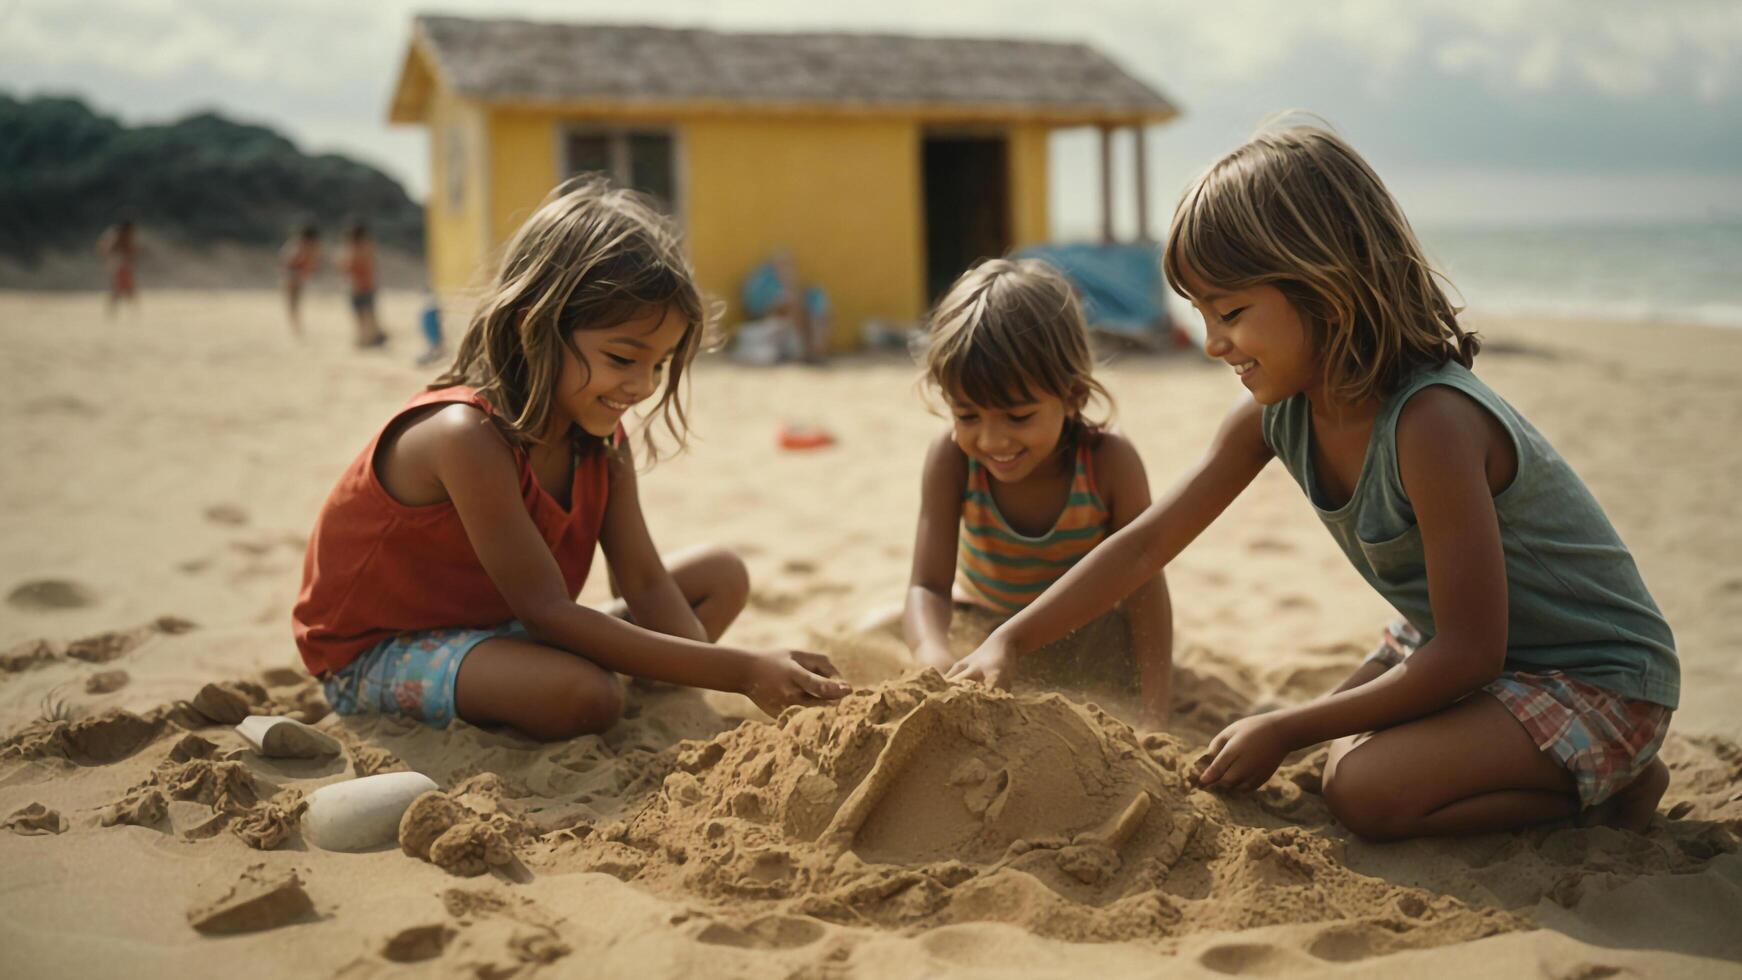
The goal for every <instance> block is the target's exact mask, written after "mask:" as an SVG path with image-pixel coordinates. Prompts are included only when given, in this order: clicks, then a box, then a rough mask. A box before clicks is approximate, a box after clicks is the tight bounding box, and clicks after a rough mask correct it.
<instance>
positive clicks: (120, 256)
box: [97, 218, 140, 317]
mask: <svg viewBox="0 0 1742 980" xmlns="http://www.w3.org/2000/svg"><path fill="white" fill-rule="evenodd" d="M139 252H140V248H139V238H138V235H137V234H136V233H135V231H134V229H133V219H132V218H122V219H121V220H120V221H117V222H115V224H114V225H113V226H112V227H110V228H109V229H108V230H107V231H105V232H103V235H102V237H101V238H99V239H98V240H97V254H99V255H101V256H102V257H103V261H104V263H105V264H107V265H108V267H109V301H108V303H107V304H105V306H104V311H105V312H106V313H108V314H109V316H111V317H113V316H114V315H115V310H116V309H117V308H118V307H119V306H120V305H121V303H122V301H123V300H125V301H127V302H129V303H132V304H133V308H134V309H135V310H138V308H139V281H138V277H137V275H136V272H135V270H136V269H137V267H138V265H139Z"/></svg>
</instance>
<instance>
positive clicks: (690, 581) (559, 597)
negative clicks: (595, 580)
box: [292, 181, 848, 739]
mask: <svg viewBox="0 0 1742 980" xmlns="http://www.w3.org/2000/svg"><path fill="white" fill-rule="evenodd" d="M707 326H708V323H707V315H706V312H705V307H704V305H703V302H702V299H701V296H700V295H699V293H698V291H697V289H696V286H695V282H694V279H693V276H692V274H691V271H690V268H689V266H688V263H687V261H686V260H685V259H684V257H683V253H682V250H681V247H680V245H679V242H678V239H677V236H676V235H675V234H674V233H673V231H672V230H671V228H670V226H669V225H668V224H667V222H666V221H665V219H663V218H662V217H660V216H659V214H658V212H656V211H655V210H654V209H653V208H652V207H650V206H649V205H648V204H647V203H646V202H645V201H643V200H642V199H641V198H640V197H638V196H637V195H634V194H632V193H629V192H626V191H622V190H613V189H611V188H609V187H607V186H606V185H605V184H604V183H603V182H599V181H584V182H571V183H569V184H567V185H564V186H563V187H559V188H558V189H557V190H556V191H554V192H553V193H552V194H551V196H550V197H548V198H546V200H545V202H544V203H543V204H542V205H541V206H540V208H539V209H538V211H537V212H536V213H535V214H534V215H533V216H532V218H531V219H529V220H528V221H527V223H526V225H525V226H524V227H522V228H521V229H520V231H519V232H518V233H516V235H515V236H514V238H513V240H512V241H510V243H509V245H508V249H507V252H506V255H505V257H504V260H503V263H502V268H501V270H500V272H499V273H498V275H497V276H496V279H495V282H494V284H493V286H492V288H491V289H490V291H489V292H488V294H487V295H486V296H485V297H484V299H483V300H482V302H480V304H479V306H478V310H477V312H476V313H475V314H474V316H473V319H472V322H471V325H470V326H469V328H468V329H467V332H466V335H465V338H464V339H463V340H462V342H461V345H460V349H459V353H458V355H457V357H456V358H455V361H454V364H453V366H452V368H450V369H449V370H448V372H447V373H446V374H444V375H442V376H441V377H440V378H438V379H436V381H435V382H434V383H433V384H432V385H431V386H430V388H429V390H427V391H425V392H423V393H422V394H420V395H418V396H416V397H415V398H412V399H411V400H410V401H409V402H407V403H406V404H405V406H404V407H403V408H401V409H400V410H399V412H397V413H396V414H395V415H394V416H393V417H392V418H390V419H389V420H388V421H387V423H386V424H385V425H384V426H383V427H382V428H381V430H380V431H379V432H378V433H377V434H376V436H375V438H374V439H372V440H371V441H370V442H369V444H368V445H367V446H365V447H364V448H363V450H362V452H360V453H359V454H358V455H357V458H356V459H355V460H353V461H352V463H351V465H350V466H349V467H348V468H347V469H346V471H345V473H344V474H343V475H342V476H341V477H340V479H339V482H338V485H337V486H335V487H334V488H333V491H332V493H331V495H329V496H328V498H327V501H326V503H325V505H324V506H323V507H322V509H321V513H320V516H319V517H318V518H317V520H316V522H315V528H314V532H313V534H312V535H311V536H310V540H309V550H308V556H307V558H306V560H305V562H304V565H303V586H302V592H301V595H300V596H299V597H298V599H297V602H296V606H295V608H294V610H293V612H292V620H293V626H294V629H295V635H296V642H297V646H298V649H299V650H300V651H301V653H302V658H303V662H304V663H305V664H306V665H307V666H308V669H309V670H310V671H311V672H312V673H314V674H316V675H317V676H319V677H320V678H321V679H322V681H323V683H324V685H325V688H326V692H327V697H328V700H329V701H331V702H332V703H333V706H334V708H335V709H336V710H338V711H339V712H340V713H345V714H352V713H362V712H372V711H378V712H388V713H396V714H403V715H407V716H409V717H413V718H416V719H419V720H422V721H424V722H427V723H429V724H432V725H435V726H437V727H443V726H446V725H447V724H448V723H449V722H450V721H452V719H454V718H455V717H458V718H462V719H464V720H466V721H468V722H471V723H473V724H506V725H512V726H513V727H515V728H518V729H520V730H521V731H523V732H526V733H527V734H529V735H532V736H534V737H535V738H541V739H558V738H568V737H572V736H575V735H579V734H583V733H587V732H597V731H601V730H603V729H605V728H608V727H610V725H611V724H613V723H614V722H615V721H616V720H617V718H618V717H619V716H620V715H621V713H622V710H623V689H622V686H621V684H620V683H619V682H618V680H617V676H616V675H617V674H618V673H623V674H630V675H634V676H638V677H646V678H649V679H653V680H661V681H667V682H670V683H675V684H683V685H689V686H694V687H706V688H712V689H714V690H721V691H736V692H739V693H743V694H745V695H747V696H749V697H750V698H751V699H752V700H753V701H754V702H755V703H756V704H757V706H759V707H761V708H762V709H763V710H765V711H768V712H769V713H770V714H777V713H779V711H780V710H781V709H783V708H785V707H786V706H787V705H790V704H794V703H798V702H801V701H805V700H808V699H811V698H836V697H840V696H841V695H843V694H845V693H847V691H848V687H847V685H846V684H845V683H843V682H842V681H840V680H839V679H838V678H839V675H838V673H837V672H836V670H835V669H834V667H833V665H831V664H830V663H829V662H828V660H827V659H826V658H824V657H821V656H818V655H815V654H810V653H804V652H796V651H790V650H778V651H753V650H745V649H736V648H731V647H725V646H719V645H716V641H717V640H718V639H719V637H720V634H721V633H723V632H724V631H725V629H726V627H727V626H729V625H730V624H731V622H732V621H733V619H735V618H736V617H737V615H738V613H739V611H740V610H741V609H742V608H743V606H744V601H745V598H746V596H747V595H748V592H749V581H748V575H747V573H746V572H745V569H744V563H743V562H742V560H740V559H739V558H738V556H736V555H735V554H733V553H731V552H729V551H726V550H724V549H718V548H711V549H702V550H696V551H691V552H686V553H685V554H684V555H682V556H678V557H674V559H673V560H672V562H671V565H670V567H669V568H668V567H667V565H666V563H665V562H664V561H663V560H662V559H661V558H660V555H659V553H658V552H657V551H656V550H655V549H654V547H653V542H652V539H651V537H650V536H649V534H648V531H647V526H646V523H645V522H644V521H643V519H642V515H641V505H640V501H639V500H638V498H637V493H636V483H635V466H634V461H633V458H632V454H631V452H630V448H629V445H628V443H627V441H626V440H625V439H624V438H623V433H622V429H621V426H620V424H619V423H620V420H621V418H622V416H623V414H624V413H625V412H626V411H628V409H629V408H630V407H631V406H633V405H636V404H638V403H640V402H642V401H644V400H646V399H649V398H655V399H657V400H656V401H655V403H654V406H653V414H656V415H662V416H663V417H664V419H665V422H666V425H667V428H668V429H669V430H670V431H671V433H672V434H673V435H674V436H676V437H677V439H678V442H679V444H680V446H681V444H682V441H683V437H684V434H685V431H686V430H685V417H684V411H683V407H682V405H681V403H680V402H679V399H678V389H679V382H680V380H681V378H682V375H683V372H684V370H685V368H687V367H688V366H689V364H690V361H691V360H692V359H693V358H694V356H695V352H696V350H697V349H698V348H699V347H700V345H701V340H702V334H703V333H704V331H705V329H706V328H707ZM647 446H648V448H649V450H651V449H652V441H651V437H650V438H649V440H648V442H647ZM596 547H602V548H603V549H604V552H605V558H606V561H607V562H608V564H609V567H610V569H611V571H612V573H613V578H614V579H615V584H616V585H617V587H618V588H619V589H620V591H621V595H622V598H621V599H620V600H618V601H617V602H616V603H614V604H613V608H612V609H609V610H603V611H601V610H595V609H591V608H588V607H586V606H582V605H580V604H578V603H577V602H576V601H575V599H576V597H577V596H578V595H579V593H580V590H581V586H582V584H583V583H584V582H585V580H586V576H587V570H588V568H589V567H590V566H591V564H592V560H593V552H594V549H595V548H596Z"/></svg>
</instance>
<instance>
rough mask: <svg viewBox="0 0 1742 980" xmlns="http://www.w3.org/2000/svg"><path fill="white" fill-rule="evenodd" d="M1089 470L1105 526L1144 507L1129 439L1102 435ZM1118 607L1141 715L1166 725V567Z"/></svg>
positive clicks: (1145, 494) (1123, 522)
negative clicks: (1096, 480) (1106, 511)
mask: <svg viewBox="0 0 1742 980" xmlns="http://www.w3.org/2000/svg"><path fill="white" fill-rule="evenodd" d="M1095 472H1096V474H1097V475H1098V476H1099V477H1100V482H1101V488H1102V492H1103V494H1105V496H1106V497H1107V506H1108V507H1109V508H1110V509H1111V511H1112V520H1111V527H1110V528H1109V530H1111V531H1112V532H1114V533H1118V531H1120V530H1121V529H1122V528H1124V527H1125V526H1127V525H1129V524H1130V523H1131V522H1132V521H1134V520H1136V519H1137V518H1138V517H1139V516H1140V515H1142V513H1143V512H1144V511H1145V510H1148V509H1149V504H1150V499H1149V476H1148V474H1146V473H1145V472H1144V469H1143V459H1142V457H1140V456H1139V455H1138V454H1137V447H1136V446H1133V445H1132V444H1131V440H1129V439H1126V438H1125V437H1124V436H1121V435H1118V434H1117V433H1107V434H1106V435H1104V436H1102V437H1101V445H1100V446H1098V447H1096V450H1095ZM1124 609H1125V620H1126V622H1127V623H1128V624H1129V625H1130V627H1131V653H1132V657H1133V659H1134V660H1136V662H1137V670H1138V684H1139V693H1140V695H1141V696H1142V699H1143V717H1142V721H1143V723H1144V724H1145V725H1146V726H1148V727H1150V728H1156V729H1162V728H1166V727H1167V719H1168V710H1169V705H1170V703H1171V701H1172V698H1173V601H1172V598H1171V597H1170V596H1169V595H1168V591H1167V573H1166V572H1156V573H1155V576H1154V577H1153V578H1151V579H1149V580H1148V581H1146V582H1144V583H1143V584H1142V585H1139V586H1138V587H1137V589H1136V590H1135V591H1134V592H1132V593H1131V594H1130V595H1129V596H1126V597H1125V603H1124Z"/></svg>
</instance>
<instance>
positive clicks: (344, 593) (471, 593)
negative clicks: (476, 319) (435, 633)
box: [291, 387, 622, 676]
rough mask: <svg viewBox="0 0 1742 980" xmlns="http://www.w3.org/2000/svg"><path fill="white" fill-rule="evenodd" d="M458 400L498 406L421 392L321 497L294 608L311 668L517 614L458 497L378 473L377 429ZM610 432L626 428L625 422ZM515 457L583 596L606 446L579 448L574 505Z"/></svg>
mask: <svg viewBox="0 0 1742 980" xmlns="http://www.w3.org/2000/svg"><path fill="white" fill-rule="evenodd" d="M453 402H457V403H460V404H465V405H471V406H473V407H474V408H477V409H479V410H480V411H483V412H485V413H486V414H488V413H491V411H492V409H491V408H490V406H489V404H487V403H486V402H485V401H484V400H483V399H481V398H479V397H478V396H477V394H476V393H475V392H474V391H473V390H472V389H470V388H466V387H453V388H442V389H440V390H437V391H426V392H424V393H423V394H420V395H418V396H417V397H415V398H413V399H411V400H410V401H408V402H406V403H405V405H404V407H402V408H401V409H400V410H399V411H398V412H396V413H395V414H394V416H393V418H392V419H389V420H388V422H387V424H386V425H383V426H382V427H381V429H380V430H379V431H377V432H376V433H375V437H374V438H373V439H370V440H369V444H368V445H367V446H365V447H363V451H362V452H361V453H359V454H358V455H357V458H356V459H354V460H352V461H351V465H350V466H349V467H347V468H346V469H345V472H344V475H342V476H341V477H339V482H338V485H337V486H335V487H333V492H332V493H331V494H329V495H328V496H327V501H326V503H325V504H324V505H322V507H321V512H320V516H319V517H318V518H316V519H315V527H314V531H313V533H311V534H310V535H309V545H308V555H307V557H305V558H304V560H303V570H302V593H301V594H300V595H299V596H298V597H297V600H296V606H295V607H294V608H293V609H292V610H291V624H292V626H293V628H294V630H295V633H296V645H297V649H298V650H299V651H300V652H301V654H302V661H303V663H304V664H305V665H307V667H308V669H309V671H310V672H311V673H313V674H315V675H317V676H319V675H322V674H326V673H328V672H329V671H335V670H338V669H339V668H341V667H343V666H345V665H346V664H348V663H350V662H351V661H352V660H355V659H356V658H357V655H358V654H360V653H362V652H363V651H365V650H367V649H369V648H370V647H372V646H374V645H375V644H377V643H379V642H381V641H382V640H384V639H386V638H388V637H390V636H393V635H395V634H397V633H403V632H409V631H417V630H429V629H444V628H455V627H468V628H479V629H481V628H484V627H489V626H495V625H498V624H500V623H503V622H506V621H508V620H510V619H513V618H514V612H513V610H512V609H510V608H509V607H508V602H507V600H505V599H503V598H502V594H501V593H500V592H498V591H497V590H496V585H495V583H493V582H491V581H490V576H489V575H488V574H487V573H486V572H485V571H484V566H483V565H482V564H481V563H480V562H479V561H478V555H477V553H476V552H474V551H473V550H472V544H471V542H470V541H469V540H467V538H466V528H465V526H464V525H463V524H461V523H460V515H459V513H458V512H457V511H456V510H455V509H454V505H453V503H452V502H449V501H443V502H442V503H439V504H429V505H427V506H422V507H411V506H407V505H405V504H402V503H400V502H399V501H397V500H395V499H393V497H392V495H390V494H389V493H388V492H387V490H386V488H384V487H383V486H382V485H381V481H380V479H379V478H377V476H376V474H375V449H376V446H377V445H378V444H379V443H380V441H381V436H382V433H384V432H386V431H387V430H388V429H389V428H390V427H392V426H393V425H394V423H396V422H397V421H399V419H401V418H402V417H404V415H405V414H406V413H407V412H410V411H413V410H415V409H418V408H422V407H424V406H426V405H435V404H441V403H453ZM615 438H618V439H621V438H622V431H621V430H619V431H618V433H617V435H616V437H615ZM514 458H515V463H516V464H517V465H518V466H519V468H520V496H521V499H522V500H523V501H524V502H525V504H526V511H527V513H528V514H530V515H531V516H532V522H533V524H534V525H536V526H537V527H538V530H539V533H540V534H541V535H543V536H544V541H545V543H546V544H547V545H549V546H550V550H551V554H553V555H555V556H556V561H557V565H558V566H560V567H561V568H562V573H563V582H564V583H565V584H566V585H567V586H568V590H569V594H570V595H571V596H578V595H580V592H581V586H582V585H584V584H585V583H586V581H587V572H588V570H589V569H590V568H591V567H592V564H593V550H594V549H595V548H596V547H597V546H598V543H599V528H600V525H601V524H602V523H603V521H604V518H605V503H606V501H607V500H608V499H609V497H610V475H609V472H608V465H609V461H608V459H607V458H606V454H605V453H604V452H603V451H599V452H592V453H586V454H583V455H581V456H580V457H578V458H577V459H576V460H575V475H574V484H573V486H572V487H571V489H570V492H569V507H568V508H567V509H564V508H563V506H562V505H561V504H559V503H557V501H556V500H554V499H553V498H552V497H551V496H550V494H548V493H546V492H545V490H544V488H543V487H541V486H539V483H538V479H537V477H535V476H534V475H533V472H532V461H531V459H530V458H529V457H528V456H527V455H526V453H525V452H524V451H522V450H519V449H516V450H515V452H514Z"/></svg>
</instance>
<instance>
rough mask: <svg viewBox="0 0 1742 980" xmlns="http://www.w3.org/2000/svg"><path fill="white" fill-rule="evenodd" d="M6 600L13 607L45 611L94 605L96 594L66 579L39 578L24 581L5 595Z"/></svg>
mask: <svg viewBox="0 0 1742 980" xmlns="http://www.w3.org/2000/svg"><path fill="white" fill-rule="evenodd" d="M6 602H7V603H8V604H9V605H11V606H12V607H13V608H15V609H28V610H30V611H31V612H46V611H48V610H53V609H82V608H84V607H85V606H90V605H95V604H96V602H97V596H96V594H95V593H93V592H92V591H91V590H90V589H88V588H86V587H85V586H83V585H80V584H79V583H77V582H71V581H68V580H66V579H58V578H41V579H35V580H33V581H30V582H24V583H21V584H19V585H18V586H16V587H15V588H13V590H12V591H11V592H9V593H7V595H6Z"/></svg>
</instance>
